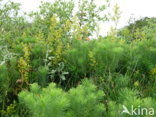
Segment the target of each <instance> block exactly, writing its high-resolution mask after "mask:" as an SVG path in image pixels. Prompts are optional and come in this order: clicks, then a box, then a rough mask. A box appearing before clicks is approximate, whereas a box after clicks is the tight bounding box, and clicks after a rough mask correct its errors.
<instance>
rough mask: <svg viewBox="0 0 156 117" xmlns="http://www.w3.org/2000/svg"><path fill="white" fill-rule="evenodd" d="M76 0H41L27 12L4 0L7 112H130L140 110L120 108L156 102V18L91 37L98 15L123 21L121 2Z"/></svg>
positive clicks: (1, 83)
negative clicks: (35, 8)
mask: <svg viewBox="0 0 156 117" xmlns="http://www.w3.org/2000/svg"><path fill="white" fill-rule="evenodd" d="M77 4H78V6H76V5H75V3H74V2H73V1H72V0H71V1H69V0H68V1H66V2H64V1H63V0H55V2H54V3H44V2H43V3H42V4H41V6H40V9H39V11H37V12H32V13H31V14H23V15H21V11H20V9H19V8H20V5H19V4H17V3H13V2H9V1H8V2H4V1H2V0H0V116H1V117H130V116H138V115H130V114H127V113H122V110H123V105H124V106H126V107H127V109H128V110H130V109H131V106H132V105H133V106H134V107H135V108H138V107H139V108H140V107H142V108H154V109H156V92H155V91H156V18H144V19H141V20H138V21H136V22H134V23H132V24H130V25H129V26H126V27H124V28H123V29H120V30H116V28H114V29H113V30H112V31H111V33H110V34H109V35H108V36H105V37H103V36H99V35H98V34H97V37H96V39H92V38H91V36H93V35H94V34H95V33H96V32H97V30H96V29H97V28H98V27H97V25H96V23H97V22H106V21H109V20H110V19H112V21H114V22H117V20H118V18H119V16H118V6H117V5H116V6H115V8H114V13H115V14H114V15H113V16H111V15H110V14H109V13H107V12H105V11H107V9H109V5H110V2H109V1H108V0H106V2H105V3H104V4H103V5H101V6H97V5H96V4H95V3H94V0H79V2H78V3H77ZM75 8H76V9H78V10H77V11H75ZM98 14H100V15H98ZM27 19H29V20H27ZM30 20H31V21H30ZM141 116H145V117H146V116H149V115H148V114H147V113H146V112H145V113H143V115H141Z"/></svg>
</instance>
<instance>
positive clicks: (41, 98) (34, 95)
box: [19, 80, 105, 117]
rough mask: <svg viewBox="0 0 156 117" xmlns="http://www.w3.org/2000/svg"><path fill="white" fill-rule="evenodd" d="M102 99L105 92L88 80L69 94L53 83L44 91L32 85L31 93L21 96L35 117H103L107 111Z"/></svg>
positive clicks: (22, 101) (21, 100) (21, 99)
mask: <svg viewBox="0 0 156 117" xmlns="http://www.w3.org/2000/svg"><path fill="white" fill-rule="evenodd" d="M102 97H103V92H102V91H97V89H96V86H95V85H93V84H92V83H91V82H90V81H88V80H84V81H83V83H82V85H79V86H78V87H77V88H72V89H70V90H69V91H68V92H64V91H63V90H62V89H60V88H57V87H56V85H55V84H54V83H51V84H49V86H48V87H47V88H43V89H40V87H39V86H38V85H37V84H32V85H31V88H30V92H28V91H23V92H21V93H20V94H19V99H20V103H22V104H25V105H26V107H27V108H28V109H30V112H31V113H32V116H33V117H45V116H46V117H53V116H54V117H79V116H82V117H90V116H92V117H97V116H98V117H102V116H103V114H104V113H103V112H104V111H105V110H104V105H103V104H102V103H101V102H100V101H101V100H102Z"/></svg>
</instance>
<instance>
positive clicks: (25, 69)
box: [18, 44, 30, 83]
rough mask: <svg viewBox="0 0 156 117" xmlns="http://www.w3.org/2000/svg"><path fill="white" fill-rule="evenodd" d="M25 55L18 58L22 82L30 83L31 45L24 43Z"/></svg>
mask: <svg viewBox="0 0 156 117" xmlns="http://www.w3.org/2000/svg"><path fill="white" fill-rule="evenodd" d="M23 52H24V55H23V57H20V59H19V60H18V68H19V72H20V75H21V78H20V79H21V80H22V82H25V83H29V72H30V46H29V45H27V44H23Z"/></svg>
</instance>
